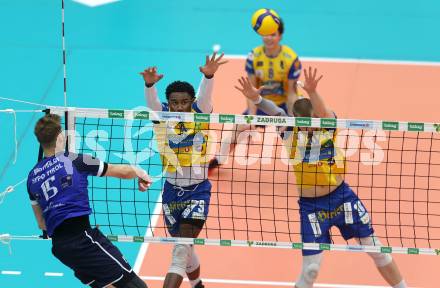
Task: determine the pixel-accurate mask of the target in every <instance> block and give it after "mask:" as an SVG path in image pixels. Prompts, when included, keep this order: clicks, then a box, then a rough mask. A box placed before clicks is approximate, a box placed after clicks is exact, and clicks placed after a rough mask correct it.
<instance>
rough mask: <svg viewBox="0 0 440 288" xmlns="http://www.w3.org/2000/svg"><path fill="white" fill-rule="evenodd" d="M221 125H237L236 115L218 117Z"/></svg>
mask: <svg viewBox="0 0 440 288" xmlns="http://www.w3.org/2000/svg"><path fill="white" fill-rule="evenodd" d="M218 121H219V122H220V123H235V115H228V114H220V115H218Z"/></svg>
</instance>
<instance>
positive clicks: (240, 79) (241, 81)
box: [238, 77, 244, 87]
mask: <svg viewBox="0 0 440 288" xmlns="http://www.w3.org/2000/svg"><path fill="white" fill-rule="evenodd" d="M238 83H240V85H241V87H243V86H244V85H243V77H241V78H238Z"/></svg>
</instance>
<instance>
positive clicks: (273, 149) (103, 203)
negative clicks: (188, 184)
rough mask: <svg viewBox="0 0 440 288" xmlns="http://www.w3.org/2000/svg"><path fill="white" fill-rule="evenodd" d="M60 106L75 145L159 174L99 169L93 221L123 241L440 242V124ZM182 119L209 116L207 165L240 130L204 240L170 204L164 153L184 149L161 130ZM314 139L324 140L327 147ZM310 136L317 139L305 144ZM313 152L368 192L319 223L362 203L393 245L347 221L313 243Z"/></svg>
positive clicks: (346, 247) (434, 247)
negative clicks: (178, 231)
mask: <svg viewBox="0 0 440 288" xmlns="http://www.w3.org/2000/svg"><path fill="white" fill-rule="evenodd" d="M50 113H54V114H59V115H60V116H62V117H63V119H64V120H63V121H64V123H65V126H66V128H67V130H66V131H67V132H66V134H67V136H68V149H69V150H70V151H72V152H76V153H83V154H90V155H92V156H95V157H97V158H99V159H101V160H103V161H106V162H108V163H113V164H121V163H124V164H131V165H136V166H139V167H141V168H143V169H144V170H146V171H147V172H148V173H149V174H150V175H151V176H152V178H153V180H154V183H153V185H152V186H151V188H150V189H149V190H148V191H147V192H144V193H142V192H139V191H137V183H136V181H134V180H120V179H114V178H108V177H101V178H99V177H91V178H90V179H89V197H90V205H91V208H92V210H93V213H92V215H91V217H90V219H91V222H92V224H93V225H97V226H99V227H100V229H101V230H102V231H103V232H104V233H105V234H107V235H108V238H109V239H111V240H113V241H128V242H130V241H131V242H152V243H176V242H180V243H191V244H192V243H193V244H198V245H220V246H252V247H270V248H287V249H318V250H343V251H371V252H384V253H404V254H430V255H438V254H439V253H440V250H439V249H438V248H440V133H439V131H440V126H439V125H438V124H434V123H412V122H398V121H370V120H350V119H316V118H294V117H271V116H244V115H230V114H192V113H173V112H151V111H143V110H107V109H85V108H68V109H66V108H60V107H51V108H50ZM41 115H44V114H43V113H42V114H41ZM179 123H189V124H188V125H189V126H188V127H193V128H197V127H198V128H199V129H198V130H197V131H199V132H200V133H202V136H203V137H202V143H204V142H203V141H206V146H204V148H203V149H201V151H203V152H202V153H198V154H197V153H196V154H197V155H196V156H194V155H193V156H191V157H192V158H191V161H193V162H192V163H197V164H201V165H202V166H203V165H206V164H207V162H208V161H209V159H211V158H212V157H214V155H218V153H219V151H220V146H221V145H220V142H222V140H224V139H225V138H226V137H227V135H230V134H231V133H236V134H237V135H238V138H237V145H236V147H235V149H234V150H233V152H231V153H230V154H229V155H224V156H227V160H226V161H225V163H224V164H223V165H221V166H219V167H218V168H216V169H214V170H212V171H211V172H210V173H209V175H206V176H207V177H208V178H209V180H210V181H211V183H212V192H211V200H210V205H209V215H208V218H207V221H206V223H205V226H204V229H203V230H202V232H201V234H200V235H199V238H198V239H189V238H188V239H184V238H172V237H171V236H170V235H169V234H168V232H167V228H166V225H165V221H164V216H163V211H162V198H161V195H162V188H163V185H164V181H166V179H165V178H166V177H164V175H165V170H164V169H163V166H164V165H163V164H164V162H163V161H162V160H163V157H164V153H171V154H172V153H176V151H180V150H179V149H177V150H176V149H168V150H167V151H168V152H165V150H164V147H168V148H169V146H170V143H171V142H169V143H168V144H165V145H162V144H161V143H160V142H161V140H160V139H166V141H171V140H170V139H171V138H172V137H176V135H179V132H177V133H176V132H172V133H173V135H168V133H169V131H170V129H169V128H170V127H171V128H172V129H171V130H174V131H175V129H174V127H176V125H179ZM208 124H209V125H208ZM191 125H192V126H191ZM243 125H256V126H258V127H257V128H255V129H254V130H245V131H241V130H240V129H239V128H238V127H240V126H241V127H243ZM292 127H293V128H292ZM298 127H300V129H298ZM307 128H316V129H309V131H307ZM318 128H319V129H318ZM320 131H326V133H329V132H330V133H331V135H330V136H328V135H327V136H325V137H327V139H332V141H331V142H330V143H331V146H330V147H327V148H329V149H327V150H326V151H328V153H330V154H329V155H330V156H329V157H326V158H325V160H323V157H321V156H320V153H322V151H323V150H322V149H321V146H322V145H327V144H328V143H327V142H326V141H322V139H323V138H322V137H323V136H322V135H321V134H319V133H320ZM238 132H240V133H238ZM289 132H291V133H293V134H295V133H296V134H297V135H303V137H297V138H296V141H295V143H296V144H295V145H293V146H289V145H286V143H287V142H289V141H286V139H288V136H285V135H286V133H287V134H288V133H289ZM280 134H281V136H282V137H280ZM293 134H292V135H293ZM159 135H162V136H164V137H162V136H159ZM313 138H316V139H318V140H317V141H315V142H316V143H318V144H317V148H316V149H315V148H314V144H313V143H314V142H313ZM179 139H180V140H178V141H177V142H176V141H175V140H173V141H174V142H175V143H178V142H179V141H185V137H183V138H182V137H181V138H179ZM316 139H315V140H316ZM191 141H195V140H194V139H192V140H191ZM174 142H173V143H174ZM324 142H325V143H327V144H325V143H324ZM290 143H292V141H290ZM301 143H303V144H301ZM307 143H308V144H307ZM316 143H315V144H316ZM173 145H178V144H173ZM307 145H309V148H308V149H307V148H304V149H301V147H306V146H307ZM315 146H316V145H315ZM314 149H315V151H318V153H317V154H316V155H313V154H314V153H312V152H310V151H314ZM36 151H37V149H36ZM170 151H171V152H170ZM298 151H299V152H298ZM307 151H308V152H307ZM171 156H172V155H171ZM171 156H169V155H168V156H166V157H167V158H168V159H171ZM177 156H178V155H177ZM304 157H306V158H308V161H307V162H308V163H306V164H307V165H308V166H313V167H318V166H319V165H322V164H323V163H322V162H323V161H327V162H326V163H325V164H326V165H328V164H329V161H333V163H330V164H331V165H335V166H339V168H340V169H338V168H335V169H334V170H332V171H334V172H332V173H335V175H333V176H335V178H338V177H341V178H342V179H344V181H345V182H346V183H348V184H349V185H350V187H351V188H352V189H353V191H354V192H355V193H356V194H357V195H358V197H359V198H360V199H361V200H362V203H363V205H358V206H356V207H354V208H353V207H351V208H348V207H347V206H344V205H341V206H338V207H336V208H335V209H329V210H322V211H317V212H316V213H315V220H314V221H315V222H313V221H312V222H310V225H312V226H313V225H318V226H319V223H320V222H322V221H325V220H328V221H332V220H333V219H336V218H337V217H344V219H346V220H347V219H348V220H347V221H348V222H347V224H348V225H349V224H350V220H349V219H350V216H349V215H352V213H358V214H359V216H360V217H364V219H365V217H368V220H369V221H371V223H372V226H373V228H374V230H375V235H376V236H377V237H379V239H380V240H381V242H382V243H383V245H385V246H372V247H366V246H365V247H364V246H358V245H357V243H356V242H355V241H353V240H349V241H348V242H347V241H345V240H344V239H343V237H341V233H340V231H339V230H338V229H337V228H336V227H333V228H332V229H331V231H330V234H331V236H332V244H322V243H321V244H320V243H302V238H301V229H300V225H301V217H300V207H299V205H298V200H299V191H305V190H302V189H306V188H307V189H309V191H313V187H310V186H311V185H310V183H309V184H307V183H305V182H304V179H303V180H300V178H298V177H297V176H295V175H297V174H295V170H298V167H299V166H301V167H304V165H305V163H304V161H303V160H301V159H304ZM338 157H339V158H338ZM314 158H316V159H314ZM298 160H299V161H298ZM298 165H299V166H298ZM301 169H304V168H301ZM303 172H304V173H305V171H303ZM307 173H308V174H309V175H308V177H309V178H310V177H311V178H313V177H312V176H313V175H311V174H313V173H315V174H316V175H315V176H316V177H315V182H314V183H316V181H318V180H317V179H318V178H320V177H321V178H322V177H326V176H323V175H319V173H320V172H318V169H316V172H314V171H313V169H310V167H309V168H308V170H307ZM336 174H337V175H336ZM311 178H310V179H311ZM298 181H301V183H299V182H298ZM307 185H308V187H305V186H307ZM321 188H322V187H321ZM310 189H312V190H310ZM328 189H330V190H332V189H333V188H332V187H330V186H329V187H328ZM186 193H187V192H186ZM316 193H318V192H316ZM309 194H310V193H309ZM312 199H313V197H312ZM367 211H368V212H367ZM347 215H348V216H347ZM11 239H14V236H11ZM15 239H19V237H15Z"/></svg>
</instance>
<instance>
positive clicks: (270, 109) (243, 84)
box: [235, 77, 287, 116]
mask: <svg viewBox="0 0 440 288" xmlns="http://www.w3.org/2000/svg"><path fill="white" fill-rule="evenodd" d="M238 83H239V84H240V85H239V86H235V89H237V90H238V91H240V92H241V93H242V94H243V95H244V96H245V97H246V98H247V99H248V100H249V101H251V102H252V103H254V104H255V105H257V107H258V108H259V109H261V110H262V111H263V112H264V113H266V114H267V115H271V116H287V115H286V112H285V111H284V110H283V109H281V108H280V107H278V106H277V105H275V104H274V103H273V102H272V101H270V100H266V99H264V98H263V97H261V95H260V93H261V91H262V90H263V89H264V88H265V87H264V86H261V87H260V88H258V89H257V88H256V87H255V86H254V85H252V83H251V81H250V80H249V78H245V77H241V78H240V79H238Z"/></svg>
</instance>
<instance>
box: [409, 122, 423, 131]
mask: <svg viewBox="0 0 440 288" xmlns="http://www.w3.org/2000/svg"><path fill="white" fill-rule="evenodd" d="M408 131H425V124H424V123H415V122H408Z"/></svg>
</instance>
